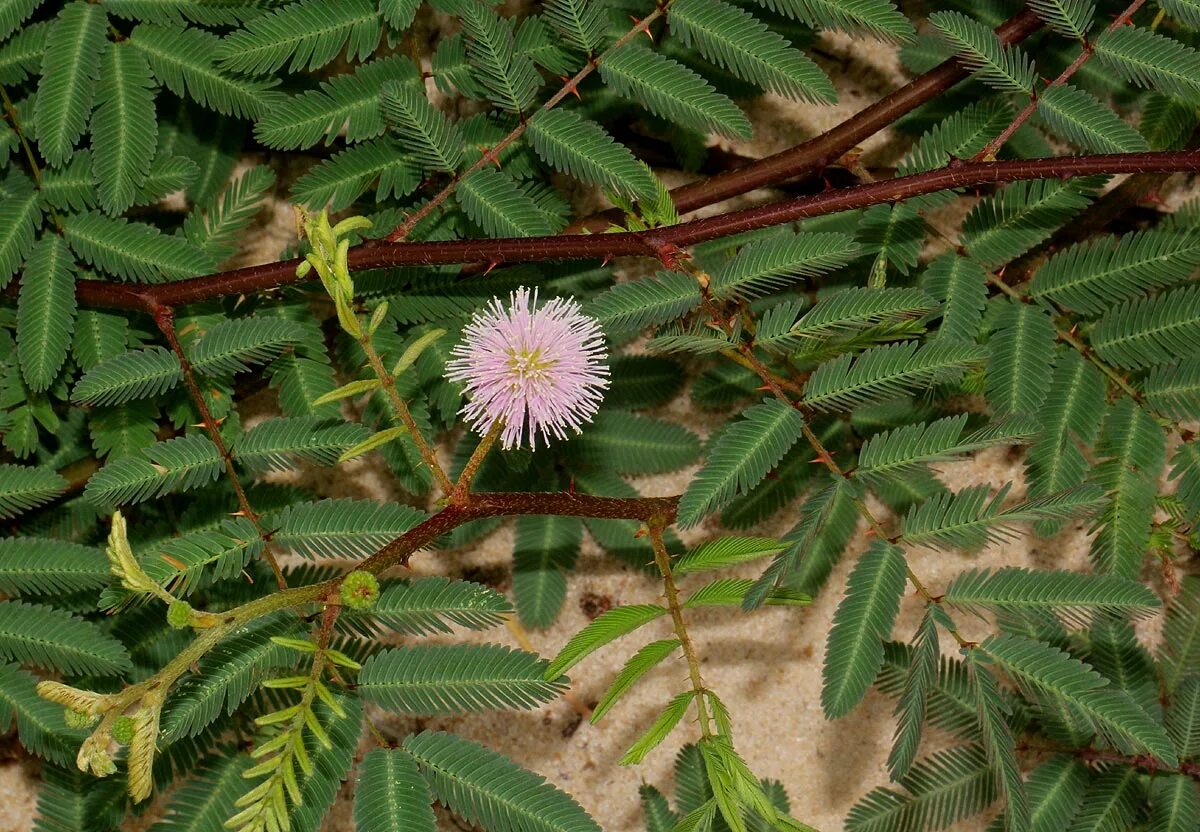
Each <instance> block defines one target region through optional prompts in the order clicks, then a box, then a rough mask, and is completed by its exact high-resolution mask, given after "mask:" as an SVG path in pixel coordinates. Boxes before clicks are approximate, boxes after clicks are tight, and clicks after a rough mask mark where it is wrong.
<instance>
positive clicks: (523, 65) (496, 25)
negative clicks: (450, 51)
mask: <svg viewBox="0 0 1200 832" xmlns="http://www.w3.org/2000/svg"><path fill="white" fill-rule="evenodd" d="M459 15H460V20H461V21H462V25H463V31H464V32H465V33H466V35H467V37H468V41H467V52H466V54H467V60H468V61H469V62H470V64H471V67H472V69H474V70H475V78H477V79H478V80H479V82H480V83H481V84H482V85H483V87H484V88H485V89H486V90H487V93H488V98H490V99H491V101H492V103H493V104H495V105H496V106H497V107H500V108H501V109H503V110H507V111H508V112H510V113H520V112H523V111H525V110H526V109H527V108H528V107H529V105H530V104H531V103H532V102H533V99H534V97H535V96H536V95H537V91H538V88H539V87H540V86H541V85H542V79H541V78H540V77H539V76H538V73H537V70H536V69H535V68H534V65H533V61H532V60H531V59H530V58H529V56H527V55H523V54H520V53H518V52H517V51H516V49H515V39H514V35H513V25H512V21H510V20H507V19H505V18H502V17H500V16H499V15H498V14H496V12H494V11H492V9H490V8H488V7H487V6H485V5H484V4H483V3H480V2H469V3H464V4H463V5H462V6H461V7H460V10H459Z"/></svg>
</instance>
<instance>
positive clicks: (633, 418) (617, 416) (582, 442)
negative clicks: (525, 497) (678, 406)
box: [567, 410, 700, 474]
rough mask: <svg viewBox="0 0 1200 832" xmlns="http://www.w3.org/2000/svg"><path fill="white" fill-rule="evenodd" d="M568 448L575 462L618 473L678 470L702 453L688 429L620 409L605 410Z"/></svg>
mask: <svg viewBox="0 0 1200 832" xmlns="http://www.w3.org/2000/svg"><path fill="white" fill-rule="evenodd" d="M567 447H568V449H569V451H568V452H569V454H570V455H571V456H572V457H573V458H574V459H578V460H579V461H580V462H582V463H584V464H586V465H589V466H591V467H594V468H600V469H602V470H606V471H614V472H616V473H618V474H650V473H662V472H665V471H675V470H677V469H679V468H682V467H683V466H685V465H688V464H690V463H691V462H693V461H694V460H695V459H696V457H697V456H699V454H700V440H699V439H698V438H697V437H696V434H694V433H692V432H691V431H689V430H687V429H686V428H683V427H681V426H679V425H676V424H672V423H671V422H664V421H661V420H658V419H651V418H650V417H648V416H640V415H638V414H635V413H624V412H622V411H619V410H601V411H600V412H599V413H597V414H596V417H595V418H594V419H593V420H592V425H591V427H589V428H588V429H587V430H586V431H584V432H583V434H582V435H581V436H579V437H578V438H577V439H574V440H572V441H571V443H570V444H569V445H568V446H567Z"/></svg>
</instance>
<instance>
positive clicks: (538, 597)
mask: <svg viewBox="0 0 1200 832" xmlns="http://www.w3.org/2000/svg"><path fill="white" fill-rule="evenodd" d="M582 539H583V523H582V522H581V521H580V520H579V519H578V518H575V517H521V518H519V519H518V520H517V531H516V541H515V543H514V544H513V597H514V598H515V599H516V602H517V612H518V613H519V614H520V616H521V621H523V622H524V623H525V624H526V625H528V626H530V627H549V626H550V625H551V624H553V623H554V619H555V618H557V617H558V611H559V610H560V609H561V608H562V604H563V601H564V600H565V599H566V596H567V576H566V573H567V571H568V570H570V569H573V568H574V566H575V560H576V559H577V558H578V557H579V545H580V542H581V540H582Z"/></svg>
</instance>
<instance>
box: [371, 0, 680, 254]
mask: <svg viewBox="0 0 1200 832" xmlns="http://www.w3.org/2000/svg"><path fill="white" fill-rule="evenodd" d="M668 3H670V0H666V3H664V4H663V5H662V6H660V7H659V8H657V9H655V10H654V11H652V12H651V13H650V14H648V15H646V16H645V17H643V18H642V19H641V20H639V21H637V24H636V25H635V26H634V27H633V28H632V29H630V30H629V31H628V32H626V33H625V34H623V35H621V37H620V38H618V39H617V40H616V42H615V43H613V45H612V46H610V47H609V48H608V49H606V50H605V51H604V53H602V54H601V55H598V56H596V57H589V58H588V62H587V63H586V64H584V66H583V69H581V70H579V71H578V72H576V73H575V75H574V76H572V77H571V79H570V80H568V81H567V82H566V83H565V84H563V86H562V89H560V90H559V91H558V92H556V93H555V94H554V95H552V96H551V97H550V98H548V99H547V100H546V103H545V104H543V105H542V106H541V107H539V108H538V111H537V112H539V113H541V112H545V111H546V110H551V109H553V108H554V107H556V106H558V104H559V103H561V102H562V100H563V99H564V98H566V97H567V96H568V95H578V94H579V85H580V83H582V82H583V80H584V79H585V78H587V77H588V76H589V75H591V74H592V73H593V72H595V71H596V68H597V67H598V66H599V65H600V62H601V61H602V60H604V56H605V55H608V54H609V53H611V52H613V51H615V50H617V49H620V48H621V47H622V46H624V45H625V44H627V43H629V42H630V41H631V40H633V39H634V38H636V37H637V36H638V35H640V34H642V33H643V32H646V31H648V30H649V28H650V24H651V23H653V22H654V21H655V20H657V19H658V18H660V17H662V15H663V11H664V10H665V9H666V6H667V4H668ZM536 116H537V113H535V114H534V115H533V116H531V118H536ZM528 125H529V120H528V119H526V118H522V119H521V121H520V123H519V124H517V126H516V127H514V128H513V129H512V130H511V131H510V132H509V134H508V135H507V136H505V137H504V138H502V139H501V140H500V141H498V142H496V144H494V145H492V146H491V147H490V148H488V149H487V150H486V151H484V153H483V155H481V156H480V157H479V158H478V159H477V160H475V162H474V163H473V164H472V165H471V166H470V167H468V168H467V169H466V170H464V171H463V172H462V173H461V174H458V175H457V176H456V177H455V178H454V180H453V181H452V182H450V183H449V184H448V185H446V187H444V188H442V190H440V191H439V192H438V193H437V194H436V195H435V196H434V197H433V198H432V199H430V200H429V201H428V202H426V203H425V204H424V205H422V206H421V207H420V208H419V209H418V210H416V211H414V212H413V213H412V214H410V215H409V216H408V217H406V218H405V220H404V222H402V223H401V224H400V225H398V226H396V228H395V229H393V230H392V232H391V233H390V234H388V236H387V240H388V242H390V243H395V242H399V241H401V240H404V239H405V238H407V237H408V235H409V234H411V233H412V230H413V229H414V228H416V227H417V225H418V224H420V222H421V221H422V220H424V219H425V218H426V217H428V216H429V215H430V214H431V213H433V211H434V210H435V209H436V208H437V207H438V206H439V205H441V204H442V203H443V202H445V201H446V200H447V199H448V198H449V197H450V195H451V194H452V193H454V190H455V188H457V187H458V183H459V182H461V181H462V180H464V179H466V178H467V177H468V176H470V175H471V174H472V173H474V172H475V171H477V170H479V169H481V168H484V167H486V166H488V165H490V164H499V161H500V154H501V153H503V152H504V150H505V149H506V148H507V147H509V145H511V144H512V143H513V142H515V141H516V140H517V139H519V138H520V137H521V135H522V134H523V133H524V132H525V128H526V127H527V126H528Z"/></svg>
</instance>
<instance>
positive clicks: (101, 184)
mask: <svg viewBox="0 0 1200 832" xmlns="http://www.w3.org/2000/svg"><path fill="white" fill-rule="evenodd" d="M154 86H155V85H154V79H153V78H152V77H151V75H150V66H149V65H148V64H147V63H146V59H145V58H144V57H143V56H142V55H141V53H139V52H137V51H136V50H135V49H134V48H133V47H132V46H129V45H128V44H120V43H110V44H108V45H107V46H106V47H105V49H104V57H103V58H102V59H101V66H100V84H99V86H98V88H97V90H96V112H95V113H94V114H93V115H92V123H91V127H92V172H93V173H94V174H95V177H96V187H97V189H98V192H99V195H100V204H101V206H103V208H104V210H105V211H107V212H108V213H109V214H119V213H121V212H122V211H124V210H125V209H126V208H128V207H129V206H131V205H133V203H134V201H135V200H136V199H137V197H138V193H139V191H140V189H141V187H142V185H143V184H144V183H145V181H146V177H147V176H148V175H149V173H150V163H151V161H152V160H153V159H154V146H155V141H156V140H157V137H158V121H157V117H156V114H155V111H154Z"/></svg>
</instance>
